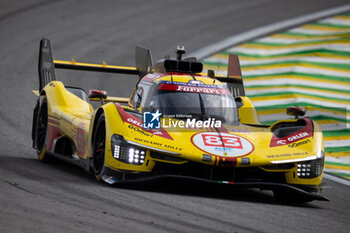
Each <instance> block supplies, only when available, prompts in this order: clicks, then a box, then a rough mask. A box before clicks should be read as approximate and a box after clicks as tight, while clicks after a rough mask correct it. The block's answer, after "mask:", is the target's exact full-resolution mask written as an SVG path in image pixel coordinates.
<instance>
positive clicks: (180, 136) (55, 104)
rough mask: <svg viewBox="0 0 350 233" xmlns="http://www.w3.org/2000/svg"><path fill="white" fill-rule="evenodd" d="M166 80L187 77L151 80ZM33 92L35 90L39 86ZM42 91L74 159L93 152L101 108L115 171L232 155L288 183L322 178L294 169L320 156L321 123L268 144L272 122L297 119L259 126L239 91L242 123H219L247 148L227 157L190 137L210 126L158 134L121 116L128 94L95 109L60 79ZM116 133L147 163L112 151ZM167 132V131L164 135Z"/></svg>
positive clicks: (237, 162) (108, 161) (217, 160)
mask: <svg viewBox="0 0 350 233" xmlns="http://www.w3.org/2000/svg"><path fill="white" fill-rule="evenodd" d="M196 79H197V80H200V81H202V82H203V83H204V84H212V83H213V79H210V78H208V77H201V76H196ZM170 80H173V81H176V82H187V81H188V80H189V77H187V76H184V75H172V76H170V75H165V76H163V77H161V78H158V79H156V80H155V81H154V82H159V81H170ZM214 82H216V84H217V85H219V84H220V82H219V81H214ZM34 93H35V94H36V95H39V93H38V92H34ZM40 96H45V97H46V98H47V102H48V119H49V123H48V124H49V126H51V127H53V128H55V129H56V130H58V132H59V133H58V134H59V137H66V138H69V139H70V140H71V141H72V142H73V143H74V146H75V148H76V151H75V155H74V157H76V159H77V160H81V161H89V158H91V156H92V151H91V150H92V149H91V145H92V137H93V131H94V123H96V119H95V116H97V115H98V116H99V115H100V114H101V113H103V114H104V115H105V121H106V147H105V167H107V168H111V169H113V170H115V171H130V172H134V173H138V172H151V171H152V169H153V168H154V166H155V164H156V163H157V162H158V161H162V162H165V163H172V164H183V163H186V162H188V161H192V162H197V163H202V164H206V165H211V166H221V163H223V162H225V161H231V162H233V164H234V166H235V167H237V168H240V167H242V168H244V167H260V168H261V169H262V170H264V171H267V172H271V173H273V172H284V173H285V178H286V181H287V183H289V184H300V185H313V186H317V185H319V184H320V183H321V180H322V175H320V176H318V177H316V178H312V179H304V178H299V177H298V175H297V163H298V162H300V161H307V160H312V159H316V158H321V157H320V156H321V154H322V153H323V150H324V148H323V138H322V137H323V136H322V131H321V129H320V127H319V126H318V125H317V124H316V123H315V122H313V126H314V132H313V135H312V136H309V137H307V138H306V137H305V139H300V140H299V139H298V141H297V142H295V143H289V144H285V145H283V144H281V145H278V146H273V147H271V146H270V143H271V138H272V136H273V133H272V132H271V128H272V127H274V125H276V124H278V123H281V122H296V120H286V121H279V122H276V123H275V124H274V125H272V126H270V127H262V126H260V123H259V119H258V116H257V114H256V111H255V108H254V106H253V104H252V102H251V101H250V100H249V98H248V97H239V98H241V101H242V103H243V106H242V107H240V108H239V109H238V114H239V119H240V123H242V124H239V125H235V126H230V125H224V126H223V128H222V130H223V131H222V132H225V135H226V134H228V135H232V136H233V137H235V138H236V139H237V138H239V140H241V141H242V142H243V141H244V143H246V144H245V145H246V147H247V148H248V147H249V149H247V150H246V153H245V154H244V153H243V152H242V153H243V154H242V155H241V156H237V157H233V158H232V157H231V158H230V157H228V156H226V157H225V155H223V156H218V155H215V154H210V153H208V151H205V148H204V147H201V146H199V145H195V142H194V141H195V140H196V139H197V138H199V136H196V135H204V136H205V133H207V134H208V135H209V136H210V134H209V132H213V130H212V129H210V128H205V127H201V128H187V129H186V128H176V127H175V128H174V127H173V128H171V130H165V131H166V132H165V133H164V131H162V135H163V136H162V135H161V134H160V133H159V132H158V133H157V132H150V131H148V130H145V129H143V128H142V126H140V125H139V124H137V123H135V122H133V121H132V118H131V117H130V118H127V114H126V115H125V116H126V118H125V116H124V119H123V116H122V114H121V111H120V109H118V106H119V108H122V109H124V110H127V109H130V106H122V105H120V104H116V103H127V102H128V101H129V98H120V97H107V99H106V102H107V103H105V104H104V105H101V106H100V107H99V108H97V109H93V107H92V105H91V104H90V103H88V102H87V101H84V100H82V99H80V98H79V97H77V96H75V95H74V94H72V93H71V92H69V91H68V90H67V89H66V88H65V87H64V85H63V83H61V82H59V81H52V82H51V83H49V84H48V85H46V86H45V88H44V89H43V90H42V92H41V93H40ZM93 100H98V99H91V101H93ZM129 119H130V120H129ZM163 121H164V122H169V121H172V122H178V121H179V120H176V119H167V118H164V119H163ZM256 125H258V126H256ZM114 134H118V135H122V136H123V137H124V139H125V140H126V141H128V142H130V143H133V145H137V146H139V147H142V148H145V149H146V158H145V163H143V164H142V165H132V164H128V163H123V162H121V161H119V160H117V159H115V158H114V157H113V156H112V148H111V143H110V142H111V137H112V135H114ZM165 134H166V135H168V136H169V137H168V136H167V137H165V136H164V135H165ZM204 136H203V138H204ZM209 136H208V137H209ZM54 140H55V138H54V139H53V141H52V142H51V143H52V145H48V144H46V148H45V149H46V151H49V152H52V153H53V152H54ZM230 140H232V139H230ZM237 140H238V139H237ZM293 140H294V139H293ZM203 148H204V149H203ZM243 149H244V148H243ZM151 151H158V152H160V153H163V154H164V155H167V156H172V157H176V158H179V160H176V161H172V160H167V159H162V158H153V157H152V156H151ZM204 154H206V156H211V157H210V158H211V159H206V160H205V159H204ZM208 158H209V157H208ZM247 161H249V162H247ZM287 163H288V164H293V163H294V164H295V166H294V167H292V168H277V165H279V164H287Z"/></svg>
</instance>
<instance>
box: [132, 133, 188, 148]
mask: <svg viewBox="0 0 350 233" xmlns="http://www.w3.org/2000/svg"><path fill="white" fill-rule="evenodd" d="M151 136H153V135H151ZM133 140H134V141H137V142H141V143H144V144H149V145H152V146H158V147H163V148H165V149H173V150H177V151H182V150H183V148H182V147H178V146H174V145H168V144H163V143H161V142H157V141H154V140H148V139H142V138H134V139H133Z"/></svg>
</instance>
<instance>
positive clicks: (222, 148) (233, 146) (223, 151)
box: [191, 132, 254, 157]
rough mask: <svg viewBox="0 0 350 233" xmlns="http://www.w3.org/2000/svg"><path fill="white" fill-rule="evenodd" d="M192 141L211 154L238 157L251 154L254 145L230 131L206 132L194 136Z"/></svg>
mask: <svg viewBox="0 0 350 233" xmlns="http://www.w3.org/2000/svg"><path fill="white" fill-rule="evenodd" d="M191 140H192V143H193V144H194V145H195V146H196V147H197V148H198V149H200V150H202V151H204V152H207V153H209V154H214V155H219V156H225V157H238V156H245V155H248V154H250V153H251V152H252V151H253V149H254V146H253V144H252V143H251V142H250V141H248V140H247V139H245V138H243V137H240V136H237V135H233V134H228V133H221V134H219V133H216V132H206V133H198V134H195V135H193V136H192V139H191Z"/></svg>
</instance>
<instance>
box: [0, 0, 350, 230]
mask: <svg viewBox="0 0 350 233" xmlns="http://www.w3.org/2000/svg"><path fill="white" fill-rule="evenodd" d="M348 2H349V1H341V0H332V1H331V0H328V1H327V0H310V1H305V0H294V1H280V0H245V1H206V0H196V1H187V0H184V1H167V0H166V1H164V0H163V1H155V0H149V1H142V0H140V1H133V0H131V1H130V0H128V1H121V0H120V1H73V0H66V1H58V0H56V1H42V0H41V1H37V0H33V1H24V0H23V1H11V0H6V1H3V0H2V1H0V54H1V58H0V74H1V76H0V77H1V84H0V95H1V101H0V126H1V133H0V232H55V233H57V232H66V233H68V232H216V231H218V232H349V230H350V218H349V216H350V195H349V193H350V188H349V187H348V186H344V185H341V184H338V183H334V182H332V181H329V180H325V181H326V187H327V188H326V189H325V190H324V191H323V195H324V196H326V197H328V198H329V199H330V200H331V201H330V202H318V201H315V202H311V203H309V204H303V205H289V204H279V203H276V202H275V201H274V199H273V197H272V195H271V193H270V192H268V191H264V192H259V191H255V190H230V189H227V188H218V187H216V188H212V187H209V186H197V185H191V187H190V188H189V187H187V186H185V185H181V184H176V183H170V182H162V183H157V184H152V185H151V184H150V185H148V186H145V187H142V188H139V187H127V188H116V187H110V186H108V185H104V184H102V183H98V182H97V181H95V180H94V178H93V177H91V176H90V175H89V174H87V173H85V172H84V171H83V170H81V169H79V168H76V167H74V166H71V165H67V164H65V163H63V162H60V163H56V164H44V163H41V162H39V161H38V160H37V159H36V154H35V151H34V150H33V149H32V148H31V139H30V135H31V121H32V109H33V107H34V105H35V97H34V95H33V94H32V93H31V90H32V89H37V87H38V77H37V59H38V45H39V40H40V39H41V38H42V37H47V38H50V39H51V40H52V44H53V48H54V56H55V58H57V59H70V58H75V59H76V60H77V61H82V62H101V61H102V60H105V61H106V62H107V64H117V65H134V47H135V45H136V44H142V45H145V46H147V47H150V48H151V49H152V52H153V57H154V58H161V57H162V56H164V55H166V54H173V52H174V50H175V47H176V45H178V44H181V45H182V44H184V45H185V46H186V48H187V50H188V51H195V50H197V49H199V48H201V47H203V46H205V45H208V44H211V43H213V42H216V41H218V40H221V39H224V38H226V37H229V36H232V35H234V34H237V33H240V32H244V31H247V30H250V29H253V28H256V27H259V26H263V25H266V24H270V23H273V22H276V21H278V20H283V19H288V18H292V17H296V16H300V15H304V14H308V13H311V12H315V11H318V10H323V9H328V8H330V7H334V6H340V5H342V4H345V3H348ZM57 76H58V79H59V80H62V81H63V82H64V83H65V84H66V85H76V86H81V87H83V88H85V89H92V88H100V89H105V90H107V91H108V92H109V93H110V94H111V95H119V96H128V94H129V93H130V91H131V90H132V88H133V86H134V84H135V81H136V78H135V77H132V76H125V77H113V75H110V74H96V73H89V74H86V73H83V72H73V71H65V72H62V71H60V72H57Z"/></svg>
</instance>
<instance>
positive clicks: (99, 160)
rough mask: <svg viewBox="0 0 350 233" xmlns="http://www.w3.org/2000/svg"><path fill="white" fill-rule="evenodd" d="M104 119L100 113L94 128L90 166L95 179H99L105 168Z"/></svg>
mask: <svg viewBox="0 0 350 233" xmlns="http://www.w3.org/2000/svg"><path fill="white" fill-rule="evenodd" d="M105 151H106V121H105V116H104V114H103V113H102V114H101V116H100V117H99V119H98V121H97V124H96V128H95V130H94V135H93V142H92V168H93V172H94V175H95V177H96V180H98V181H100V180H101V177H102V176H103V174H104V170H105V166H104V164H105Z"/></svg>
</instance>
